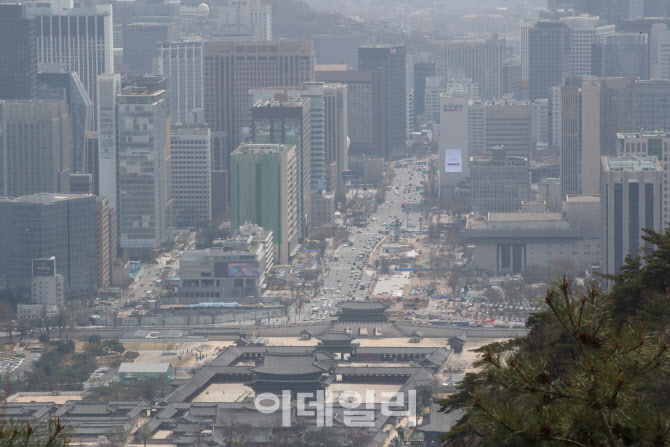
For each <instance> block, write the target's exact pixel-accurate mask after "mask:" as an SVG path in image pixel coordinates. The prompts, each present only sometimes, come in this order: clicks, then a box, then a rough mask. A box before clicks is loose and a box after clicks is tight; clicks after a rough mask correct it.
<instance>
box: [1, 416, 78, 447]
mask: <svg viewBox="0 0 670 447" xmlns="http://www.w3.org/2000/svg"><path fill="white" fill-rule="evenodd" d="M68 445H70V430H69V429H68V428H67V427H66V426H65V425H64V424H63V423H62V422H61V421H60V419H53V420H50V421H49V422H48V423H46V424H37V425H35V424H32V423H30V422H25V421H24V422H22V421H11V420H5V421H0V447H14V446H22V447H66V446H68Z"/></svg>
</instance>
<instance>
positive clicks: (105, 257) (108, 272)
mask: <svg viewBox="0 0 670 447" xmlns="http://www.w3.org/2000/svg"><path fill="white" fill-rule="evenodd" d="M95 212H96V221H97V230H96V244H97V245H96V256H97V258H96V259H97V261H98V262H97V265H98V288H100V289H101V288H103V287H109V286H110V285H111V284H112V265H113V263H114V260H116V254H117V245H118V244H117V233H116V229H117V222H116V210H115V209H112V208H110V207H109V198H108V197H96V202H95Z"/></svg>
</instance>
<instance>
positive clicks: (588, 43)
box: [560, 15, 614, 76]
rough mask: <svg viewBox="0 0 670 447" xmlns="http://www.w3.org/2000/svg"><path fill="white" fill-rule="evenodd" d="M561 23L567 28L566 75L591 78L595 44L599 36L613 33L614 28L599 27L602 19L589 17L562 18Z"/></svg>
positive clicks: (610, 26) (611, 26)
mask: <svg viewBox="0 0 670 447" xmlns="http://www.w3.org/2000/svg"><path fill="white" fill-rule="evenodd" d="M560 21H561V23H565V25H566V26H567V39H568V48H567V50H568V54H567V61H566V65H565V71H564V73H565V74H568V75H573V76H589V75H590V74H591V64H592V61H591V59H592V47H593V44H594V43H596V42H597V38H598V37H599V35H602V34H605V33H613V32H614V26H613V25H609V26H604V27H599V26H598V25H599V21H600V18H599V17H596V16H588V15H587V16H573V17H562V18H561V19H560Z"/></svg>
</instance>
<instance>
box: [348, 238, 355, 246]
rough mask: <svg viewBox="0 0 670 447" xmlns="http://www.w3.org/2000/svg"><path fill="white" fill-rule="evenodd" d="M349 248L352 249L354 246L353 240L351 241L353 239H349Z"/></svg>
mask: <svg viewBox="0 0 670 447" xmlns="http://www.w3.org/2000/svg"><path fill="white" fill-rule="evenodd" d="M349 246H350V247H353V246H354V240H353V239H349Z"/></svg>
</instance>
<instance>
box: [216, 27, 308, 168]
mask: <svg viewBox="0 0 670 447" xmlns="http://www.w3.org/2000/svg"><path fill="white" fill-rule="evenodd" d="M203 52H204V55H203V57H204V68H203V88H204V101H203V102H204V108H205V121H206V122H207V123H209V125H210V127H211V129H212V131H217V132H224V134H223V135H224V138H225V141H224V152H225V154H224V158H225V160H224V162H223V167H224V168H225V167H227V166H228V163H227V159H228V154H230V152H232V151H233V150H234V149H235V148H236V147H237V145H238V144H239V143H240V142H242V140H243V136H244V135H243V131H244V129H243V128H244V127H248V126H249V125H250V122H251V121H250V120H251V113H250V110H249V102H248V101H249V89H252V88H260V87H273V86H290V85H300V84H301V83H303V82H308V81H312V80H313V79H314V48H313V46H312V43H311V42H299V41H289V40H280V41H275V42H245V41H242V42H233V41H207V42H205V44H204V48H203Z"/></svg>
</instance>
